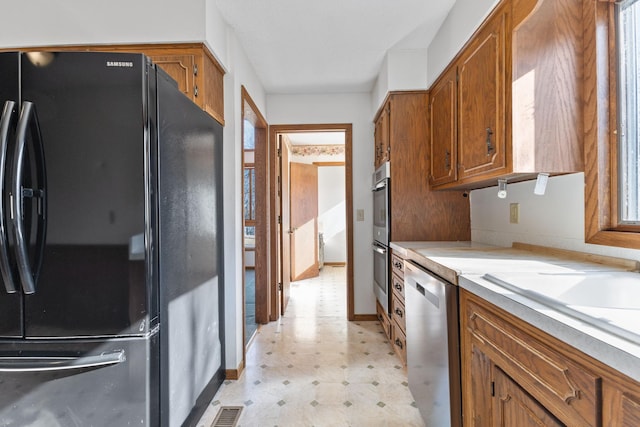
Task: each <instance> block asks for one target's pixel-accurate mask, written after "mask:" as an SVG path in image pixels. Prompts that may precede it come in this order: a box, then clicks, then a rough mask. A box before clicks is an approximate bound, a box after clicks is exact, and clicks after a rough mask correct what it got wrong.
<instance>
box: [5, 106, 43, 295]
mask: <svg viewBox="0 0 640 427" xmlns="http://www.w3.org/2000/svg"><path fill="white" fill-rule="evenodd" d="M29 126H31V129H32V137H33V142H34V145H33V148H34V155H35V159H34V160H35V163H36V164H35V166H36V171H35V172H36V174H37V183H38V184H39V185H40V186H41V188H40V189H33V188H23V187H22V173H23V160H24V152H25V146H26V139H27V129H28V128H29ZM13 165H14V174H13V205H12V223H13V232H14V237H15V241H16V248H15V252H16V262H17V265H18V273H19V274H20V281H21V283H22V290H23V292H24V293H25V294H33V293H35V291H36V286H35V282H36V278H37V277H38V274H39V273H40V267H41V265H42V255H43V253H44V243H45V236H46V225H47V222H46V212H47V199H46V195H47V192H46V170H45V164H44V149H43V146H42V138H41V137H40V127H39V125H38V117H37V115H36V111H35V106H34V105H33V103H31V102H28V101H24V102H23V103H22V110H21V111H20V119H19V120H18V126H17V130H16V147H15V152H14V155H13ZM25 197H37V198H39V201H38V228H37V230H38V231H37V236H36V245H37V246H36V257H37V258H36V270H35V274H34V273H33V270H32V269H31V265H30V262H29V251H28V247H27V245H28V242H27V241H26V237H25V233H24V221H23V218H22V217H23V206H22V205H23V199H24V198H25Z"/></svg>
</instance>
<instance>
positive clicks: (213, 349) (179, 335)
mask: <svg viewBox="0 0 640 427" xmlns="http://www.w3.org/2000/svg"><path fill="white" fill-rule="evenodd" d="M157 80H158V100H159V103H158V104H159V112H158V122H159V134H158V140H159V151H158V152H159V161H160V165H159V172H160V174H159V176H160V188H159V190H160V192H159V194H160V198H159V203H160V218H159V219H160V221H159V225H160V227H159V230H160V245H159V248H160V263H159V265H160V289H161V293H160V296H161V311H160V316H161V325H162V335H161V336H162V354H163V355H164V356H165V357H163V359H162V363H163V365H162V372H163V373H165V375H164V376H163V383H162V386H163V387H162V388H163V390H164V392H165V393H167V394H166V396H164V397H165V398H166V399H168V401H167V403H168V404H167V405H163V424H165V425H170V426H178V425H182V423H183V421H184V420H185V418H186V417H187V416H188V415H189V414H190V413H192V411H193V410H194V407H195V406H198V405H200V404H202V403H204V407H206V406H207V405H208V402H209V401H210V400H211V398H212V397H213V393H215V390H217V388H218V386H219V385H220V383H221V382H222V380H223V379H224V366H223V348H222V342H223V337H222V333H223V331H222V329H223V328H222V326H221V320H222V318H223V310H222V306H223V303H224V302H223V292H222V289H223V283H224V280H223V270H222V262H221V261H222V258H221V251H222V227H221V219H222V204H221V201H222V198H221V191H222V182H221V169H222V164H221V160H220V159H221V155H222V127H221V126H220V124H218V123H217V122H216V121H215V120H213V119H212V118H211V117H210V116H209V115H208V114H206V113H205V112H204V111H202V110H201V109H200V108H199V107H197V106H196V105H195V104H193V103H192V102H191V101H190V100H189V99H188V98H187V97H185V96H184V95H183V94H182V93H180V92H179V91H177V90H175V83H174V82H173V81H172V80H169V79H168V78H167V77H166V76H164V75H163V73H161V72H160V71H158V79H157ZM199 396H200V397H201V399H197V398H198V397H199ZM196 400H200V402H196ZM169 403H170V404H169ZM200 409H202V408H201V407H200V408H196V409H195V411H198V410H200ZM192 416H193V414H192Z"/></svg>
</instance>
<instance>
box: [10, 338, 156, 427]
mask: <svg viewBox="0 0 640 427" xmlns="http://www.w3.org/2000/svg"><path fill="white" fill-rule="evenodd" d="M157 346H158V336H157V334H154V335H151V336H150V337H148V338H137V337H136V338H121V339H114V340H110V341H100V340H80V341H62V342H58V341H37V342H28V343H24V342H13V343H12V342H8V341H5V342H2V343H0V425H1V426H3V427H25V426H34V427H35V426H51V427H87V426H92V427H113V426H148V427H156V426H158V425H160V424H159V418H158V416H159V413H160V411H159V408H158V405H159V392H158V380H157V378H158V354H159V353H158V350H157ZM44 355H46V357H45V356H44Z"/></svg>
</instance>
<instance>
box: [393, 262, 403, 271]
mask: <svg viewBox="0 0 640 427" xmlns="http://www.w3.org/2000/svg"><path fill="white" fill-rule="evenodd" d="M393 266H394V267H395V268H397V269H398V270H402V263H401V262H399V261H396V262H394V263H393Z"/></svg>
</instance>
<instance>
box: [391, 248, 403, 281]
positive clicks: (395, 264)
mask: <svg viewBox="0 0 640 427" xmlns="http://www.w3.org/2000/svg"><path fill="white" fill-rule="evenodd" d="M391 271H393V272H394V273H395V274H397V275H398V277H399V278H401V279H402V280H404V260H403V259H402V258H401V257H399V256H398V255H396V254H391Z"/></svg>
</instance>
